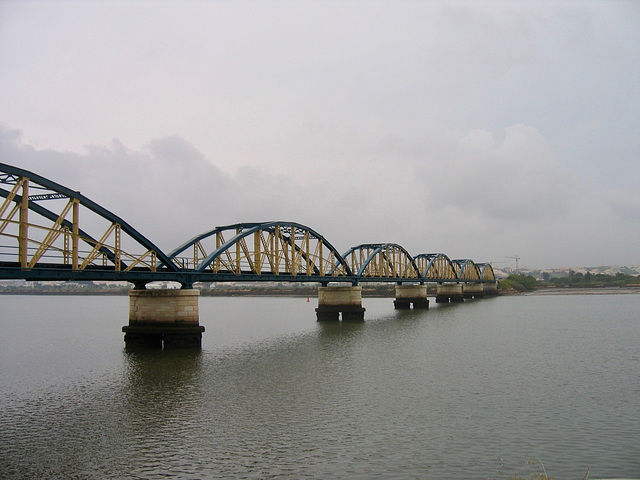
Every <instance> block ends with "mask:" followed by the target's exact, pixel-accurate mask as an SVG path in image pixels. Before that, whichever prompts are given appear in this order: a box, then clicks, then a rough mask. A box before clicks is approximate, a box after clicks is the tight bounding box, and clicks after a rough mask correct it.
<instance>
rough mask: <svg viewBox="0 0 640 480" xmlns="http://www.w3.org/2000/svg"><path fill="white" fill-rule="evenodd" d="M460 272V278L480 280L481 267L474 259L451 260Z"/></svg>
mask: <svg viewBox="0 0 640 480" xmlns="http://www.w3.org/2000/svg"><path fill="white" fill-rule="evenodd" d="M451 263H453V266H454V267H455V269H456V273H457V274H458V280H467V281H469V280H471V281H480V269H479V268H478V267H477V265H476V264H475V263H473V260H469V259H463V260H451Z"/></svg>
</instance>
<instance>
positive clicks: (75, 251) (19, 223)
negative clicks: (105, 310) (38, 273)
mask: <svg viewBox="0 0 640 480" xmlns="http://www.w3.org/2000/svg"><path fill="white" fill-rule="evenodd" d="M4 185H6V186H7V188H8V189H6V188H3V187H2V186H4ZM0 197H1V198H4V201H3V202H2V203H0V262H1V263H3V264H16V265H18V266H19V267H20V268H22V269H36V268H55V267H59V266H66V267H69V268H71V269H72V270H84V269H87V268H89V267H91V268H95V267H100V268H105V269H110V270H115V271H122V272H125V271H129V270H132V269H148V270H151V271H155V270H156V268H157V261H158V260H159V261H161V262H163V263H164V265H165V266H166V267H165V268H166V270H168V271H174V272H177V271H179V269H178V268H177V267H176V266H175V265H174V264H173V263H171V262H170V261H169V259H168V257H166V256H165V255H164V253H162V252H161V251H160V250H159V249H158V248H157V247H156V246H155V245H154V244H153V243H152V242H151V241H149V240H148V239H147V238H145V237H144V236H143V235H141V234H140V233H139V232H138V231H137V230H135V229H134V228H133V227H131V226H130V225H129V224H128V223H126V222H125V221H124V220H122V219H121V218H120V217H118V216H116V215H114V214H113V213H111V212H109V211H108V210H106V209H105V208H103V207H101V206H100V205H98V204H97V203H95V202H93V201H91V200H89V199H88V198H86V197H85V196H83V195H82V194H80V192H76V191H73V190H71V189H69V188H67V187H64V186H63V185H60V184H58V183H56V182H53V181H51V180H48V179H46V178H44V177H42V176H40V175H36V174H34V173H32V172H29V171H27V170H23V169H21V168H17V167H13V166H10V165H6V164H4V163H0ZM42 202H47V203H48V207H49V206H50V207H51V208H47V207H45V206H43V205H42V204H41V203H42ZM125 243H126V244H127V245H126V247H125ZM129 245H131V248H130V247H129Z"/></svg>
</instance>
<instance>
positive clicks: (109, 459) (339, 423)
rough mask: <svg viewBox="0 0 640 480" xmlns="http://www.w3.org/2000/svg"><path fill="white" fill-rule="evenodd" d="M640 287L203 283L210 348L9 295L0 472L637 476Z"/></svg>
mask: <svg viewBox="0 0 640 480" xmlns="http://www.w3.org/2000/svg"><path fill="white" fill-rule="evenodd" d="M639 298H640V297H638V296H635V295H629V296H624V297H622V296H599V297H598V298H585V297H562V298H560V297H559V298H548V297H516V298H496V299H490V300H483V301H473V302H466V303H464V304H459V305H444V306H432V308H431V309H430V310H428V311H411V310H409V311H394V310H393V306H392V303H391V301H390V300H389V299H366V300H365V303H366V307H367V317H366V318H367V321H366V322H364V323H318V322H315V315H314V313H315V312H314V311H313V307H314V305H313V304H311V305H310V304H308V303H305V302H303V301H300V300H299V299H201V300H203V301H202V303H201V317H202V323H203V324H204V325H205V326H206V328H207V331H206V333H205V335H204V338H203V350H202V351H180V350H173V351H171V350H168V351H157V350H150V351H144V350H142V351H135V350H134V351H131V350H126V349H124V345H123V341H122V333H121V332H120V331H119V328H120V327H121V325H122V322H123V320H122V318H123V316H126V299H122V300H123V302H124V307H122V306H120V304H119V303H118V299H113V298H111V299H104V298H92V299H89V298H77V299H76V298H67V299H64V298H57V297H55V298H47V299H46V300H45V299H40V298H36V299H35V300H33V301H32V302H31V303H30V306H29V307H28V308H27V309H26V310H25V309H24V308H23V307H20V305H23V304H22V303H20V302H22V301H23V299H20V298H13V297H5V298H1V299H0V300H1V301H2V304H3V307H5V310H4V311H10V310H11V309H14V310H20V311H22V312H23V313H24V312H26V313H25V317H24V320H23V321H22V322H21V323H20V324H16V323H15V322H12V321H10V320H9V319H7V318H3V319H2V324H1V325H0V327H2V329H3V332H4V336H3V337H2V338H0V366H1V367H2V368H1V369H0V388H1V391H0V407H1V408H0V445H2V448H1V449H0V477H1V478H83V479H84V478H90V479H94V478H95V479H103V478H110V479H116V478H123V479H124V478H160V477H166V476H174V477H175V478H336V477H338V478H344V477H349V478H363V479H364V478H432V479H439V478H443V479H444V478H452V477H455V478H469V479H486V478H508V475H509V474H511V473H514V472H515V471H516V470H517V469H518V467H519V466H521V465H522V464H523V463H524V462H526V460H527V459H528V458H529V457H532V456H538V457H540V458H541V459H542V460H543V462H544V464H545V467H546V469H547V471H548V472H549V474H550V475H554V476H556V478H581V477H582V476H583V475H584V473H585V472H586V468H587V467H591V475H592V477H593V478H597V477H625V476H626V477H633V476H640V462H639V460H638V455H637V454H638V448H637V447H638V442H637V438H639V437H640V420H639V418H638V415H637V412H638V411H640V400H639V399H640V382H639V379H638V375H637V372H638V371H639V367H640V348H639V347H638V342H637V338H638V336H639V335H638V334H639V333H640V325H639V322H638V321H637V316H636V311H637V303H638V299H639ZM70 304H71V305H70ZM63 305H64V306H65V307H69V308H66V310H65V309H63V308H62V306H63ZM88 308H93V309H95V311H96V315H97V316H96V321H93V322H91V324H90V328H88V322H87V317H86V314H84V313H83V312H86V311H87V310H88ZM63 310H64V311H65V314H63V315H62V314H61V315H60V316H56V315H57V314H55V313H51V312H58V311H63ZM69 312H76V314H75V316H74V315H71V314H70V313H69ZM110 312H111V314H112V315H113V316H111V315H110ZM114 312H115V313H114ZM60 326H64V328H60ZM55 327H57V328H55ZM38 332H46V333H44V334H43V335H40V334H39V333H38ZM16 345H19V347H16ZM61 345H66V347H65V348H60V346H61Z"/></svg>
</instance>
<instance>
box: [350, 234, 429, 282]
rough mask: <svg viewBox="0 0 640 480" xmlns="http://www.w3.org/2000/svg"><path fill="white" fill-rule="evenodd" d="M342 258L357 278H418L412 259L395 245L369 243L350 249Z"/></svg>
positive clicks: (417, 271) (418, 273)
mask: <svg viewBox="0 0 640 480" xmlns="http://www.w3.org/2000/svg"><path fill="white" fill-rule="evenodd" d="M343 258H344V259H345V261H346V262H347V263H348V264H349V266H350V267H351V270H352V271H353V272H356V275H357V276H359V277H367V278H368V277H372V278H413V279H419V278H420V271H419V270H418V267H417V266H416V263H415V261H414V259H413V257H412V256H411V255H410V254H409V252H407V251H406V250H405V249H404V248H403V247H401V246H400V245H398V244H395V243H369V244H362V245H358V246H357V247H351V248H350V249H349V250H348V251H347V252H346V253H345V254H344V255H343Z"/></svg>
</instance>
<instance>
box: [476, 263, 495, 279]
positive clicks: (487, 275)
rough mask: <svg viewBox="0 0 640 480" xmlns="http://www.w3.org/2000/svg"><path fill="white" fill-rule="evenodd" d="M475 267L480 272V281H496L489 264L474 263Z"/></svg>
mask: <svg viewBox="0 0 640 480" xmlns="http://www.w3.org/2000/svg"><path fill="white" fill-rule="evenodd" d="M476 267H478V269H479V270H480V279H481V280H482V281H483V282H495V281H496V275H495V273H494V271H493V267H492V266H491V264H490V263H476Z"/></svg>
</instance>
